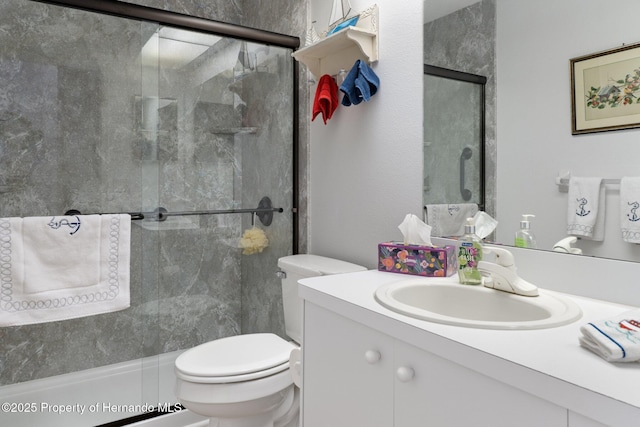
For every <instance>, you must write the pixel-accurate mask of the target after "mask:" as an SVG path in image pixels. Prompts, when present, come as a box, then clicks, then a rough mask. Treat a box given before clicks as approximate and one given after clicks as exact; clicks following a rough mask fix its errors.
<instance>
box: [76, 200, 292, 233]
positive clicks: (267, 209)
mask: <svg viewBox="0 0 640 427" xmlns="http://www.w3.org/2000/svg"><path fill="white" fill-rule="evenodd" d="M274 212H284V209H283V208H274V207H273V205H272V204H271V199H270V198H269V197H263V198H262V199H261V200H260V203H258V207H257V208H253V209H219V210H204V211H181V212H180V211H178V212H169V211H167V210H166V209H165V208H162V207H159V208H157V209H156V210H154V211H153V212H126V213H127V214H129V215H130V216H131V219H132V220H141V219H147V220H151V221H165V220H166V219H167V218H169V217H170V216H187V215H219V214H237V213H240V214H242V213H251V214H255V215H256V216H257V217H258V219H259V220H260V222H261V223H262V225H265V226H269V225H271V221H273V213H274ZM64 214H65V215H82V212H80V211H79V210H77V209H69V210H68V211H66V212H65V213H64ZM102 214H104V213H100V214H99V215H102ZM94 215H95V214H94Z"/></svg>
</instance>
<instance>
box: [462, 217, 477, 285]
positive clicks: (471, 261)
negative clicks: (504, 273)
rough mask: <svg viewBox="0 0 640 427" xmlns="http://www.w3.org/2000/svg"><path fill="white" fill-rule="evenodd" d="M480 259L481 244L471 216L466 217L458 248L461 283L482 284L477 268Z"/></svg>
mask: <svg viewBox="0 0 640 427" xmlns="http://www.w3.org/2000/svg"><path fill="white" fill-rule="evenodd" d="M480 261H482V245H481V244H480V237H478V236H477V235H476V226H475V224H474V223H473V218H467V223H466V224H465V226H464V236H462V237H461V238H460V249H459V250H458V279H459V280H460V283H462V284H463V285H480V284H482V275H481V274H480V271H479V270H478V262H480Z"/></svg>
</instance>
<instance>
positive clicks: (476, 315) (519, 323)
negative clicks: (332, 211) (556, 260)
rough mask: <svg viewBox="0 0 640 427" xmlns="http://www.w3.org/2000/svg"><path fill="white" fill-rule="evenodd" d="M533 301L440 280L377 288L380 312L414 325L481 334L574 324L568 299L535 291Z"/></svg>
mask: <svg viewBox="0 0 640 427" xmlns="http://www.w3.org/2000/svg"><path fill="white" fill-rule="evenodd" d="M539 292H540V295H539V296H537V297H526V296H521V295H515V294H510V293H507V292H502V291H498V290H495V289H489V288H485V287H484V286H469V285H459V284H457V283H453V282H451V281H445V280H442V279H425V278H416V279H413V280H411V279H410V280H403V281H400V282H395V283H391V284H388V285H384V286H381V287H379V288H378V289H377V290H376V292H375V298H376V300H377V301H378V302H379V303H380V304H382V305H383V306H384V307H386V308H388V309H390V310H392V311H395V312H396V313H400V314H404V315H406V316H410V317H413V318H416V319H422V320H428V321H430V322H437V323H445V324H448V325H457V326H466V327H470V328H485V329H544V328H553V327H556V326H562V325H566V324H569V323H571V322H574V321H576V320H578V319H579V318H580V317H581V316H582V310H581V309H580V307H579V306H578V305H577V304H576V303H575V302H573V301H572V300H571V299H569V298H566V297H563V296H561V295H558V294H555V293H550V292H548V291H544V290H542V289H539Z"/></svg>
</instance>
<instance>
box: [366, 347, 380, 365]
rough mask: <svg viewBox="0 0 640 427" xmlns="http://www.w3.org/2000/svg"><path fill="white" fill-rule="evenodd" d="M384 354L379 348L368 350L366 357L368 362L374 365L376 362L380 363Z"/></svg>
mask: <svg viewBox="0 0 640 427" xmlns="http://www.w3.org/2000/svg"><path fill="white" fill-rule="evenodd" d="M381 357H382V355H381V354H380V352H379V351H377V350H367V352H366V353H365V354H364V358H365V359H366V360H367V363H369V364H371V365H373V364H374V363H378V361H379V360H380V358H381Z"/></svg>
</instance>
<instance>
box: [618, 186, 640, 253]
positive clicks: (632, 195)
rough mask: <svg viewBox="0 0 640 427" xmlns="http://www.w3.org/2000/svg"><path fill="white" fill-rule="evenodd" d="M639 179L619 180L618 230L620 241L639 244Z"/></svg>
mask: <svg viewBox="0 0 640 427" xmlns="http://www.w3.org/2000/svg"><path fill="white" fill-rule="evenodd" d="M638 208H640V177H624V178H622V179H621V180H620V230H621V231H622V240H624V241H625V242H628V243H640V212H638Z"/></svg>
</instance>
